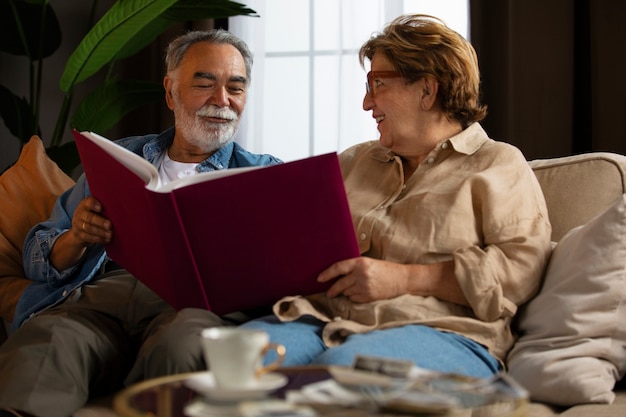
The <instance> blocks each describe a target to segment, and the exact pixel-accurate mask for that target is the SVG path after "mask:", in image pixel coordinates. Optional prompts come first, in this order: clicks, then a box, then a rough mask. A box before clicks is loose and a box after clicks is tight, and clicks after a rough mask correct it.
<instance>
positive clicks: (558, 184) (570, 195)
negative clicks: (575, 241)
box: [529, 152, 626, 242]
mask: <svg viewBox="0 0 626 417" xmlns="http://www.w3.org/2000/svg"><path fill="white" fill-rule="evenodd" d="M529 164H530V166H531V168H532V169H533V171H534V172H535V175H536V176H537V179H538V180H539V184H541V188H542V190H543V194H544V196H545V198H546V204H547V206H548V215H549V216H550V222H551V223H552V240H553V241H555V242H558V241H559V240H560V239H561V237H563V235H564V234H565V233H567V232H568V231H569V230H570V229H572V228H574V227H576V226H580V225H582V224H585V223H587V221H589V220H590V219H592V218H593V217H595V216H596V215H598V214H600V213H601V212H603V211H604V210H605V209H607V208H608V207H609V206H610V205H611V203H613V202H615V200H617V198H619V197H621V196H622V194H624V193H625V192H626V176H625V174H624V173H625V172H626V156H624V155H621V154H617V153H610V152H592V153H586V154H580V155H574V156H565V157H560V158H550V159H535V160H532V161H529Z"/></svg>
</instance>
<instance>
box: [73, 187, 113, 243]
mask: <svg viewBox="0 0 626 417" xmlns="http://www.w3.org/2000/svg"><path fill="white" fill-rule="evenodd" d="M100 213H102V204H100V202H99V201H98V200H96V199H95V198H93V197H87V198H85V199H84V200H83V201H81V202H80V203H79V204H78V207H76V211H74V217H73V218H72V234H73V235H74V236H75V238H76V240H77V241H78V242H79V245H81V246H83V247H86V246H89V245H91V244H94V243H98V244H105V243H109V242H110V241H111V237H112V235H113V231H112V225H111V221H110V220H108V219H106V218H105V217H103V216H102V215H101V214H100Z"/></svg>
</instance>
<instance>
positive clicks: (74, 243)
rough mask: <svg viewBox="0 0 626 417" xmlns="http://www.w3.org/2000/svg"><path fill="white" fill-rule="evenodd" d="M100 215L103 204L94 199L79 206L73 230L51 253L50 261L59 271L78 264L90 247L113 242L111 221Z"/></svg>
mask: <svg viewBox="0 0 626 417" xmlns="http://www.w3.org/2000/svg"><path fill="white" fill-rule="evenodd" d="M100 213H102V204H100V202H99V201H98V200H96V199H95V198H93V197H87V198H85V199H84V200H83V201H81V202H80V203H79V204H78V207H76V211H75V212H74V217H73V218H72V228H71V229H70V230H69V231H68V232H67V233H63V234H62V235H61V236H59V238H58V239H57V240H56V242H55V243H54V246H53V247H52V252H51V253H50V261H51V262H52V265H54V267H55V268H56V269H57V270H59V271H62V270H64V269H67V268H69V267H71V266H73V265H75V264H76V263H78V261H80V259H81V258H82V256H83V255H84V253H85V250H86V248H87V247H88V246H89V245H93V244H106V243H109V242H110V241H111V238H112V236H113V227H112V225H111V221H110V220H108V219H106V218H105V217H103V216H102V215H101V214H100Z"/></svg>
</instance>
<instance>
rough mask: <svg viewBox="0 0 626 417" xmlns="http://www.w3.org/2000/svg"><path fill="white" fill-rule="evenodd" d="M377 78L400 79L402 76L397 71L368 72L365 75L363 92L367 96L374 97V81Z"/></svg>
mask: <svg viewBox="0 0 626 417" xmlns="http://www.w3.org/2000/svg"><path fill="white" fill-rule="evenodd" d="M379 78H402V74H400V73H399V72H398V71H370V72H368V73H367V82H366V83H365V91H367V94H370V95H371V96H372V97H373V96H374V92H375V90H376V89H375V88H374V80H376V79H379Z"/></svg>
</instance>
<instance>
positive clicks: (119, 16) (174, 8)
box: [60, 0, 256, 92]
mask: <svg viewBox="0 0 626 417" xmlns="http://www.w3.org/2000/svg"><path fill="white" fill-rule="evenodd" d="M255 13H256V12H255V11H254V10H252V9H249V8H247V7H245V6H244V5H242V4H241V3H237V2H233V1H230V0H212V1H207V0H178V1H177V0H124V1H121V0H120V1H118V2H117V3H115V4H114V5H113V6H112V7H111V9H109V11H108V12H107V13H106V14H105V15H104V16H103V17H102V19H100V21H98V22H97V23H96V25H95V26H94V27H93V28H92V29H91V30H90V31H89V33H88V34H87V35H86V36H85V38H84V39H83V41H82V42H81V43H80V44H79V45H78V47H77V48H76V50H75V51H74V53H72V55H71V56H70V58H69V59H68V62H67V64H66V66H65V71H64V72H63V75H62V76H61V81H60V87H61V90H63V91H64V92H68V91H70V90H71V89H72V88H73V86H74V85H76V84H77V83H79V82H81V81H83V80H85V79H86V78H89V77H90V76H92V75H93V74H95V73H96V72H97V71H98V70H100V69H101V68H102V67H103V66H105V65H107V64H109V63H111V62H113V61H114V60H117V59H121V58H125V57H128V56H131V55H134V54H135V53H137V52H138V51H139V50H141V49H142V48H144V47H145V46H146V45H148V44H149V43H150V42H152V41H153V40H154V39H155V38H156V37H157V36H158V35H160V34H161V33H163V31H164V30H165V29H166V28H168V27H170V26H172V25H173V24H175V23H178V22H182V21H186V20H200V19H209V18H216V17H227V16H236V15H253V14H255Z"/></svg>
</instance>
